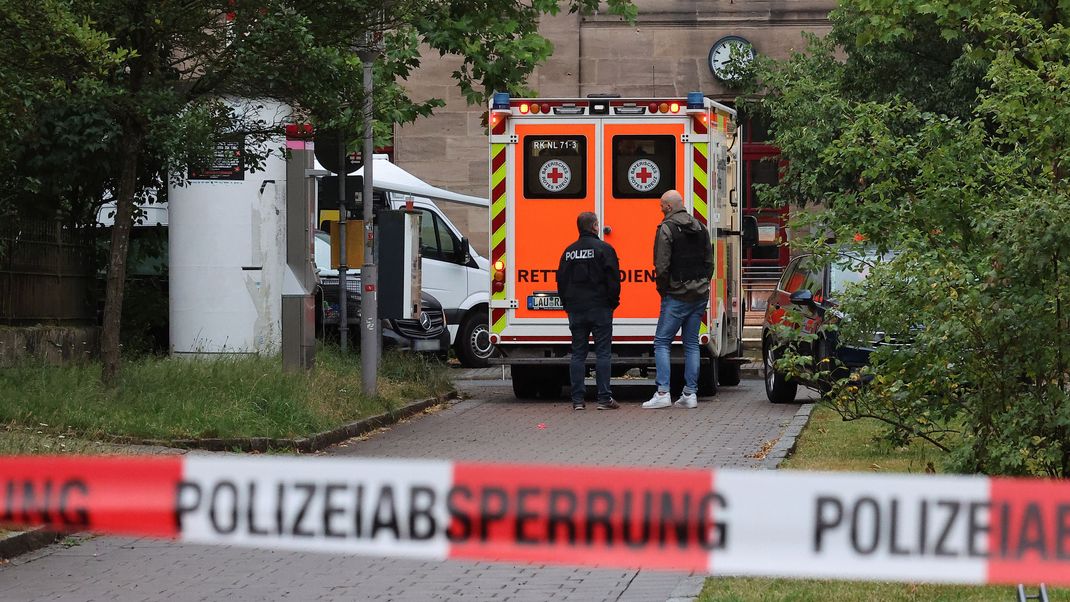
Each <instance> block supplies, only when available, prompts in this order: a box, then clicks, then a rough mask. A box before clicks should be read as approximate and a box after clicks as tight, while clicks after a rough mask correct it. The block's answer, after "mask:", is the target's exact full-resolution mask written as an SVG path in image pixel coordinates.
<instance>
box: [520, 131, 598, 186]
mask: <svg viewBox="0 0 1070 602" xmlns="http://www.w3.org/2000/svg"><path fill="white" fill-rule="evenodd" d="M586 168H587V138H586V137H584V136H526V137H525V138H524V196H525V197H526V198H529V199H582V198H584V197H586V196H587V169H586Z"/></svg>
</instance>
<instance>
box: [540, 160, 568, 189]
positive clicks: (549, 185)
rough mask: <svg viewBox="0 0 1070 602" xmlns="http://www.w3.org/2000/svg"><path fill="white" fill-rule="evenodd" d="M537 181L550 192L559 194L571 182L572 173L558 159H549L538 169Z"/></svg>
mask: <svg viewBox="0 0 1070 602" xmlns="http://www.w3.org/2000/svg"><path fill="white" fill-rule="evenodd" d="M539 181H540V182H542V186H543V188H545V189H546V190H549V191H550V192H561V191H562V190H564V189H565V188H568V184H569V182H571V181H572V172H571V170H570V169H569V167H568V165H567V164H566V163H565V162H564V161H562V160H560V159H550V160H549V161H547V162H546V163H543V165H542V168H540V169H539Z"/></svg>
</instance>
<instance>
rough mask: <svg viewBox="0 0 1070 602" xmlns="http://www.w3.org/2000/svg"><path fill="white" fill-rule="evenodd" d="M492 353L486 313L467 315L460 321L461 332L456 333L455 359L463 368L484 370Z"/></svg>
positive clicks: (492, 346)
mask: <svg viewBox="0 0 1070 602" xmlns="http://www.w3.org/2000/svg"><path fill="white" fill-rule="evenodd" d="M493 353H494V345H491V343H490V328H489V327H488V326H487V313H486V312H485V311H483V312H478V311H477V312H472V313H469V314H468V315H467V316H466V317H465V319H464V320H462V321H461V330H460V332H458V333H457V359H459V360H460V361H461V365H462V366H464V367H465V368H486V367H487V366H489V365H490V362H489V361H487V360H488V359H490V356H491V355H492V354H493Z"/></svg>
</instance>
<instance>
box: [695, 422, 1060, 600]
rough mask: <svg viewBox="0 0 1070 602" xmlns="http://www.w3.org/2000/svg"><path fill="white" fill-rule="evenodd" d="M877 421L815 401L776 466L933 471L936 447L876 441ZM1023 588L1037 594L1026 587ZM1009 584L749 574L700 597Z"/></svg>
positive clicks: (979, 589) (879, 595)
mask: <svg viewBox="0 0 1070 602" xmlns="http://www.w3.org/2000/svg"><path fill="white" fill-rule="evenodd" d="M879 431H880V425H879V424H877V423H876V422H875V421H873V420H854V421H851V422H844V421H843V419H841V418H840V415H839V414H837V413H836V412H835V411H833V410H832V409H830V408H828V407H825V406H824V405H821V404H818V405H817V406H815V407H814V411H813V414H811V416H810V421H809V423H808V424H807V426H806V428H805V429H804V430H803V432H802V435H800V437H799V441H798V445H797V446H796V449H795V453H794V454H793V455H792V456H791V457H790V458H788V459H787V460H786V461H785V462H784V463H783V464H781V467H782V468H784V469H788V470H826V471H851V472H887V473H892V472H895V473H924V472H932V471H934V470H937V469H938V467H939V466H940V464H941V462H940V456H941V452H940V451H939V450H937V449H936V448H934V447H932V446H931V445H929V444H924V443H920V442H915V443H912V444H911V445H909V446H904V447H893V446H892V445H890V444H888V443H886V442H884V441H878V440H877V439H876V436H877V434H878V432H879ZM1028 592H1029V593H1032V594H1036V593H1037V587H1036V586H1031V587H1029V588H1028ZM1016 596H1017V594H1016V592H1015V588H1013V587H1009V586H1005V585H1004V586H995V585H992V586H973V585H935V584H918V583H881V582H857V581H831V580H817V579H812V580H794V579H769V578H750V577H746V578H744V577H711V578H709V579H706V584H705V586H704V587H703V589H702V594H701V595H700V596H699V600H700V602H729V601H732V602H773V601H777V602H789V601H790V602H854V601H855V600H880V601H881V602H884V601H891V602H898V601H914V600H926V601H928V600H939V601H946V602H952V601H953V602H974V601H981V600H997V601H998V600H1015V599H1017V598H1016ZM1048 597H1049V599H1050V600H1060V601H1070V593H1068V592H1067V591H1066V590H1059V591H1056V590H1053V589H1051V588H1048Z"/></svg>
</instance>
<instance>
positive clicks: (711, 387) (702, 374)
mask: <svg viewBox="0 0 1070 602" xmlns="http://www.w3.org/2000/svg"><path fill="white" fill-rule="evenodd" d="M719 370H720V366H718V365H717V360H715V359H711V360H710V361H708V362H702V363H701V364H699V369H698V391H696V393H698V396H699V397H709V396H710V395H716V394H717V373H718V372H719Z"/></svg>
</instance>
